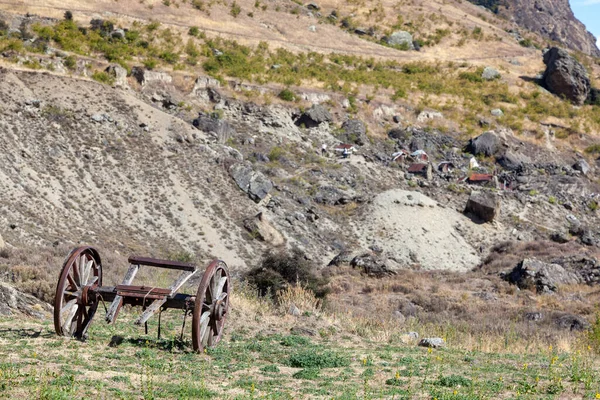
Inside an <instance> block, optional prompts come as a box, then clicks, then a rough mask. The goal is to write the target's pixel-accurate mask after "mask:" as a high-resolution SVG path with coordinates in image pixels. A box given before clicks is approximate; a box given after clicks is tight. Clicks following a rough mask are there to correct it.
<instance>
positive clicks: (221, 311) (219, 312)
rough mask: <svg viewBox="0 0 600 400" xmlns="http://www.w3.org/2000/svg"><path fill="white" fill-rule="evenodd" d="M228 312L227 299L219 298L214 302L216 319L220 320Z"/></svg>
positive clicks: (213, 314)
mask: <svg viewBox="0 0 600 400" xmlns="http://www.w3.org/2000/svg"><path fill="white" fill-rule="evenodd" d="M225 313H226V307H225V299H221V300H217V301H215V302H214V303H213V312H212V316H213V319H214V320H215V321H220V320H222V319H223V316H224V315H225Z"/></svg>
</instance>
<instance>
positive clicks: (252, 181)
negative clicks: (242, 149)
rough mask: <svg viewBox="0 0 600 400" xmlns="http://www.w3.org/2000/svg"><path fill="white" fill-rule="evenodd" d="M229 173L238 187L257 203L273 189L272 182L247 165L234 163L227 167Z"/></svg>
mask: <svg viewBox="0 0 600 400" xmlns="http://www.w3.org/2000/svg"><path fill="white" fill-rule="evenodd" d="M229 173H230V174H231V177H232V178H233V180H234V181H235V183H237V185H238V186H239V187H240V189H242V190H243V191H244V192H246V193H247V194H248V196H249V197H250V198H251V199H252V200H254V201H255V202H257V203H259V202H260V201H261V200H262V199H264V198H265V197H267V195H268V194H269V192H270V191H271V189H273V182H271V180H270V179H269V178H267V177H266V176H265V175H264V174H263V173H262V172H259V171H254V170H253V169H252V167H251V166H249V165H245V164H234V165H232V166H231V168H230V169H229Z"/></svg>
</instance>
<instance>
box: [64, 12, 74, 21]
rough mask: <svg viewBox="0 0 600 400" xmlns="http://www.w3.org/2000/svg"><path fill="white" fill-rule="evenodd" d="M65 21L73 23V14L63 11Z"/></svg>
mask: <svg viewBox="0 0 600 400" xmlns="http://www.w3.org/2000/svg"><path fill="white" fill-rule="evenodd" d="M65 19H66V20H67V21H73V13H72V12H71V11H65Z"/></svg>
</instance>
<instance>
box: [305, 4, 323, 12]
mask: <svg viewBox="0 0 600 400" xmlns="http://www.w3.org/2000/svg"><path fill="white" fill-rule="evenodd" d="M306 8H308V9H309V10H313V11H319V10H320V9H321V7H319V5H318V4H317V3H308V4H307V5H306Z"/></svg>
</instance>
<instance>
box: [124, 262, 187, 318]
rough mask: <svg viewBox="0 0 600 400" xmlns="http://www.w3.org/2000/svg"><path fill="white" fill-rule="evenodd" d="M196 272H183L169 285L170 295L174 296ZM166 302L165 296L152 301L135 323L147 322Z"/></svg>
mask: <svg viewBox="0 0 600 400" xmlns="http://www.w3.org/2000/svg"><path fill="white" fill-rule="evenodd" d="M196 272H197V270H196V271H192V272H183V273H182V274H181V275H179V278H177V280H176V281H175V282H173V284H172V285H171V287H169V289H170V291H171V293H169V296H168V297H171V296H173V295H174V294H175V292H177V291H178V290H179V288H180V287H182V286H183V284H184V283H186V282H187V281H188V279H190V278H191V277H192V276H194V275H195V274H196ZM166 302H167V297H165V298H164V299H157V300H154V301H153V302H152V304H150V306H149V307H148V308H146V310H145V311H144V312H143V313H142V315H140V317H139V318H138V319H137V320H136V321H135V324H136V325H141V324H143V323H145V322H146V321H148V320H149V319H150V317H151V316H153V315H154V314H155V313H156V312H157V311H158V310H160V308H161V307H162V306H163V305H164V304H165V303H166Z"/></svg>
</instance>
